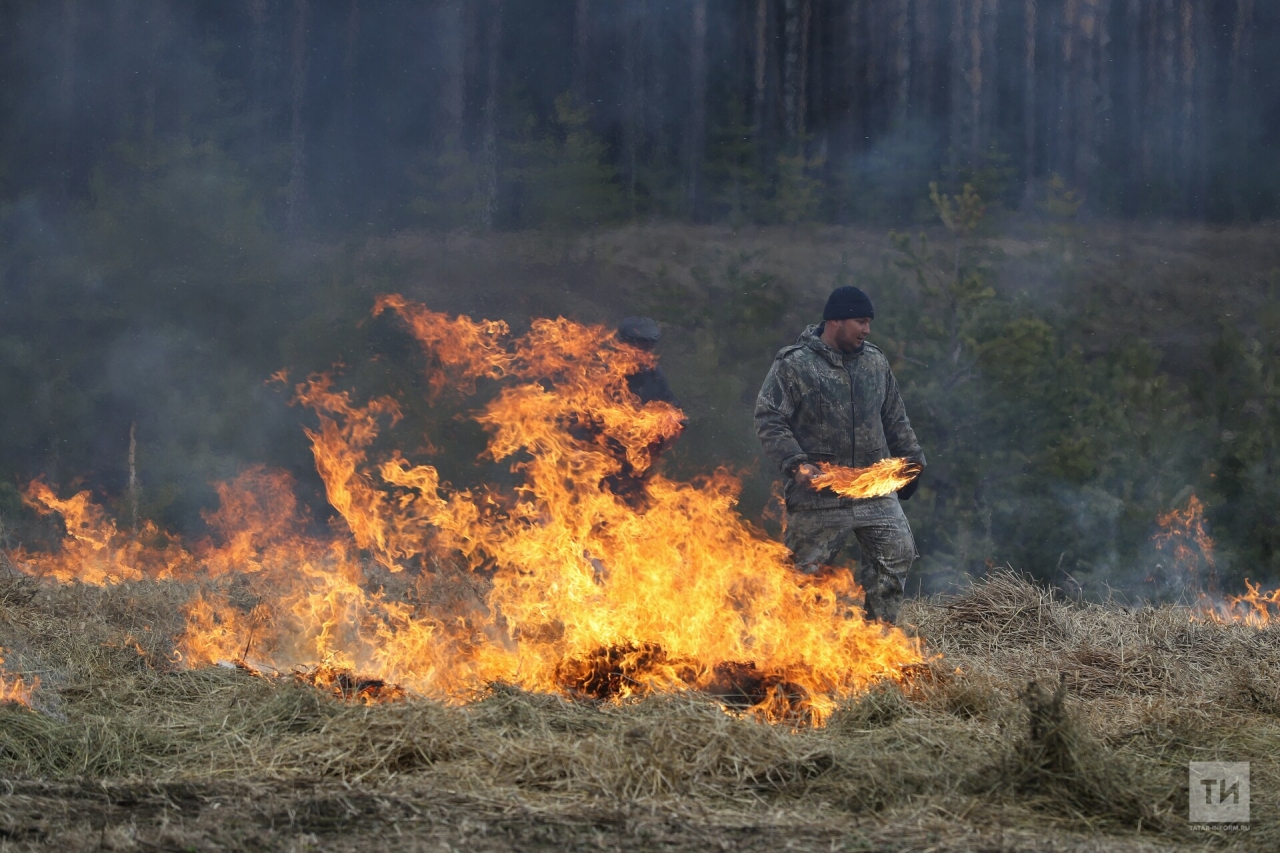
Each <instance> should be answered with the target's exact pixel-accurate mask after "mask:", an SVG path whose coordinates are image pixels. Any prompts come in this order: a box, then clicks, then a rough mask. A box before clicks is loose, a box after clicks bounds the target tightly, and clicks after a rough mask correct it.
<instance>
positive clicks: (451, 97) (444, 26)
mask: <svg viewBox="0 0 1280 853" xmlns="http://www.w3.org/2000/svg"><path fill="white" fill-rule="evenodd" d="M436 11H437V14H438V15H439V33H440V36H439V38H440V42H439V48H438V49H439V57H440V73H441V77H440V135H441V143H442V145H443V147H445V148H461V147H462V145H463V144H464V139H463V137H464V135H465V134H464V133H463V120H464V117H465V115H466V100H467V26H466V17H465V8H464V3H463V2H462V0H444V2H442V3H441V4H440V6H439V7H438V8H437V10H436Z"/></svg>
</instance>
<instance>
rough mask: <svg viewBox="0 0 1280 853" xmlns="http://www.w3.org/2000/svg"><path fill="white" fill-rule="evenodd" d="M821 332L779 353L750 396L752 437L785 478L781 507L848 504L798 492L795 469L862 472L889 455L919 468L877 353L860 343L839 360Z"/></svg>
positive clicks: (814, 329) (813, 330)
mask: <svg viewBox="0 0 1280 853" xmlns="http://www.w3.org/2000/svg"><path fill="white" fill-rule="evenodd" d="M821 334H822V327H821V326H820V325H814V326H809V327H808V328H807V329H805V330H804V332H803V333H802V334H801V335H800V338H799V339H798V340H797V341H796V343H794V344H792V345H791V346H787V347H783V348H782V349H781V350H780V351H779V352H778V355H777V356H776V357H775V358H774V360H773V366H772V367H771V368H770V369H769V374H768V375H767V376H766V377H765V380H764V385H763V386H761V388H760V395H759V396H758V397H757V398H756V409H755V424H756V435H757V436H759V438H760V443H761V444H762V445H763V446H764V451H765V453H766V454H767V455H768V457H769V458H770V459H771V460H772V461H773V463H774V464H775V465H777V466H778V470H779V471H781V472H782V475H783V476H784V477H785V478H786V489H785V495H786V501H787V508H788V509H823V508H827V507H839V506H849V505H851V504H852V500H851V499H849V498H842V497H840V496H839V495H836V494H835V493H834V492H829V491H825V490H814V489H807V488H803V487H801V486H799V485H798V484H797V483H796V481H795V470H796V468H797V467H798V466H800V465H801V464H802V463H805V462H808V463H810V464H814V465H817V464H819V463H821V462H830V463H833V464H835V465H844V466H848V467H852V468H865V467H867V466H868V465H872V464H874V463H876V462H879V461H880V460H881V459H887V458H889V457H891V456H898V457H909V458H911V459H913V460H915V461H916V462H918V463H919V464H920V465H922V466H923V465H924V462H925V459H924V452H923V451H922V450H921V449H920V442H919V441H917V440H916V434H915V432H914V431H913V430H912V429H911V422H910V421H909V420H908V419H907V410H906V407H905V406H904V405H903V403H902V395H901V394H900V393H899V392H898V381H897V380H896V379H894V377H893V371H891V370H890V369H889V360H888V359H887V358H885V356H884V353H883V352H881V351H880V350H879V349H878V348H877V347H875V346H874V345H872V344H870V343H864V344H863V345H862V349H861V350H859V351H858V352H853V353H847V354H844V353H841V352H839V351H837V350H835V349H833V348H831V347H829V346H827V345H826V344H825V343H823V342H822V340H821V339H820V338H819V335H821Z"/></svg>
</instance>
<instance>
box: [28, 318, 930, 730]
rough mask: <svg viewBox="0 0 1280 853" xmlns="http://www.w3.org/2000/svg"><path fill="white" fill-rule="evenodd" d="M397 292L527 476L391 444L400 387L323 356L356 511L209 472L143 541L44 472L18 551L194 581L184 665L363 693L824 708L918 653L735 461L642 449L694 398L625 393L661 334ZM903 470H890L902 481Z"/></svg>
mask: <svg viewBox="0 0 1280 853" xmlns="http://www.w3.org/2000/svg"><path fill="white" fill-rule="evenodd" d="M386 312H390V313H391V314H392V315H394V316H395V317H396V318H398V319H399V320H400V321H401V322H403V323H404V325H405V326H406V327H407V328H408V330H409V332H410V334H411V335H412V336H413V337H414V338H415V339H416V340H417V341H418V342H419V344H420V345H421V346H422V349H423V352H424V354H425V357H426V370H427V376H426V379H427V385H428V388H429V389H430V394H431V395H432V396H433V398H439V397H442V396H443V395H446V394H450V395H455V396H456V397H457V398H458V400H459V402H465V401H466V400H468V399H472V395H477V394H481V393H483V394H485V395H486V397H485V398H484V399H483V400H482V402H481V403H480V404H479V405H478V408H477V409H476V410H474V411H473V413H472V416H473V417H474V419H475V421H476V422H478V423H479V424H480V425H482V426H483V427H484V429H485V430H486V431H487V432H488V435H489V441H488V446H487V448H486V450H485V451H484V454H483V460H484V461H486V462H488V463H490V464H492V463H505V464H506V465H507V467H508V468H509V469H510V471H511V472H512V479H513V481H514V482H515V485H513V486H508V487H500V486H499V485H497V484H494V483H482V484H479V485H475V486H472V487H470V488H463V487H460V486H453V485H451V484H449V483H447V482H444V481H443V480H442V479H441V476H440V474H439V471H438V470H437V469H436V468H435V467H434V466H432V465H430V464H426V462H425V461H418V460H412V459H410V458H409V457H408V456H406V455H405V454H404V453H403V452H401V451H399V450H394V449H386V448H387V447H389V445H390V442H389V441H388V439H390V438H394V436H395V433H394V432H393V431H392V430H393V429H394V427H395V426H396V425H397V423H398V422H400V421H401V420H402V408H401V406H400V405H399V404H398V403H397V402H396V401H395V400H394V399H391V398H388V397H380V398H374V399H371V400H365V401H363V402H362V401H359V400H358V399H357V398H356V396H355V394H354V392H352V391H351V390H346V389H342V388H340V387H339V385H338V382H337V380H336V379H335V378H333V377H330V376H313V377H310V378H308V379H307V380H305V381H303V382H301V383H298V384H297V385H296V386H295V387H294V399H295V402H296V403H298V404H300V405H302V406H305V407H307V408H309V409H311V410H312V411H313V412H314V414H315V416H316V418H317V420H318V425H317V426H316V427H315V428H312V429H309V430H308V431H307V437H308V438H309V440H310V442H311V447H312V452H313V455H314V458H315V462H316V467H317V470H318V471H319V473H320V474H321V477H322V479H323V481H324V484H325V489H326V494H327V497H328V500H329V502H330V504H331V505H332V506H333V508H334V510H335V511H336V512H337V513H338V515H339V516H340V518H341V520H342V523H343V524H344V525H345V528H346V532H341V531H337V530H334V531H332V532H331V533H329V534H326V535H316V534H314V533H311V534H308V533H307V532H306V531H307V530H308V529H309V525H308V520H307V519H306V518H305V517H304V515H303V513H302V512H301V511H300V510H299V508H298V505H297V503H296V501H295V500H294V499H293V490H292V484H291V483H290V482H289V479H288V477H287V476H286V475H284V474H281V473H278V472H273V471H269V470H267V469H263V468H255V469H251V470H249V471H247V472H245V473H244V474H243V475H241V476H240V477H239V478H238V479H237V480H235V481H233V482H231V483H227V484H222V485H220V486H219V487H218V494H219V497H220V501H221V506H220V508H219V509H218V510H217V511H216V512H214V513H211V514H210V515H209V516H207V518H206V520H207V521H208V523H209V527H210V530H211V535H210V538H209V539H208V540H207V541H203V542H199V543H196V544H195V545H193V546H192V547H191V551H190V553H188V552H187V551H184V550H182V549H181V548H179V547H178V546H177V545H176V544H168V545H166V548H165V549H160V550H157V549H155V548H146V547H143V546H138V547H137V548H136V549H135V548H134V547H133V544H132V543H134V542H135V540H134V539H133V538H131V537H129V536H123V535H122V534H121V533H120V531H118V530H116V528H115V526H114V524H112V523H111V522H110V521H109V519H107V518H106V516H105V514H104V513H102V511H101V510H98V509H96V508H95V507H93V506H92V504H90V503H89V501H88V496H87V495H85V494H82V495H77V496H76V497H74V498H72V499H70V500H68V501H60V500H58V499H57V498H56V496H55V495H54V494H53V493H52V491H51V490H49V489H48V487H47V486H43V484H37V485H36V486H33V489H37V486H38V490H37V491H33V492H31V493H29V499H30V500H32V501H33V502H35V504H36V505H37V506H40V507H45V508H46V511H49V512H61V513H64V516H63V517H64V519H66V520H67V525H68V531H69V535H68V539H67V541H66V543H65V545H64V549H63V551H62V552H61V553H59V554H54V555H35V554H24V555H23V561H22V562H21V565H23V566H24V568H25V570H27V571H29V572H31V573H32V574H42V575H48V576H51V577H55V578H57V579H59V580H64V581H66V580H72V579H77V580H82V581H85V582H89V583H106V582H115V581H119V580H128V579H135V578H138V577H156V578H165V577H178V576H182V577H195V578H197V579H199V580H200V591H199V592H198V593H197V594H196V595H195V596H194V597H193V598H192V599H191V601H190V602H189V603H188V605H187V607H186V629H185V631H184V633H183V634H182V636H181V637H179V638H178V641H177V656H178V657H179V658H180V659H181V660H182V661H183V662H184V663H185V664H186V665H188V666H199V665H205V664H210V663H218V662H238V663H240V664H241V665H244V666H248V667H250V668H253V669H256V670H261V671H268V670H274V671H277V672H279V671H286V672H288V671H293V672H295V673H299V674H300V675H301V676H302V677H304V678H306V679H307V680H309V681H311V682H312V683H315V684H316V685H317V686H319V687H323V688H325V689H330V690H333V691H335V692H337V693H340V694H341V695H344V696H349V697H353V698H360V699H364V700H366V701H375V700H378V699H384V698H394V696H396V695H399V694H398V692H397V691H398V690H399V689H401V688H402V689H405V690H409V691H412V692H415V693H418V694H422V695H427V696H433V697H439V698H443V699H446V700H450V701H466V700H467V699H468V698H470V697H472V696H474V695H475V693H476V691H477V690H480V689H483V688H484V686H485V685H486V684H491V683H494V682H507V683H511V684H515V685H517V686H520V687H523V688H525V689H529V690H535V691H554V692H559V693H562V694H565V695H570V696H586V697H592V698H597V699H607V700H614V701H616V700H621V699H626V698H628V697H634V696H641V695H645V694H647V693H651V692H654V691H674V690H698V691H705V692H709V693H712V694H714V695H717V696H720V697H721V699H722V701H723V703H724V704H725V705H726V706H731V707H735V708H739V709H743V710H747V711H749V712H750V713H752V714H754V715H757V716H760V717H761V718H764V719H768V720H773V721H788V722H792V723H796V722H810V723H814V724H820V723H821V722H822V721H823V720H824V719H825V718H826V717H827V716H828V715H829V714H830V712H831V711H832V710H833V709H834V707H835V706H836V704H837V702H838V701H839V700H840V699H841V698H842V697H845V696H849V695H851V694H854V693H856V692H858V691H860V690H863V689H865V688H866V687H868V686H869V685H871V684H872V683H874V682H876V681H878V680H882V679H897V678H901V677H903V672H904V668H905V667H909V666H910V665H912V664H915V663H918V662H920V661H921V660H922V650H921V648H920V645H919V643H918V641H916V640H914V639H911V638H908V637H906V636H905V635H904V634H903V633H901V632H900V631H898V630H897V629H892V628H884V627H882V626H881V625H879V624H876V623H868V622H866V621H865V620H864V619H863V617H862V612H861V610H860V609H859V608H858V607H857V606H856V604H855V602H856V601H857V599H858V596H859V595H860V594H861V591H860V590H859V589H858V588H857V586H856V584H855V583H854V582H853V580H852V577H851V576H850V574H849V573H848V572H847V571H837V572H833V573H831V574H828V575H824V576H823V577H820V578H811V577H807V576H805V575H802V574H800V573H798V572H796V571H794V570H793V567H792V565H791V562H790V558H789V554H788V552H787V550H786V548H785V547H783V546H782V545H781V544H779V543H777V542H774V541H771V540H769V539H768V538H767V537H766V536H765V535H764V534H763V532H761V531H760V530H759V529H757V528H755V527H754V526H752V525H751V524H749V523H748V522H746V521H745V520H743V519H742V518H741V517H740V516H739V515H738V514H737V512H736V511H735V505H736V500H737V494H738V488H739V486H738V483H737V481H736V480H735V479H734V478H733V477H732V476H730V475H729V474H728V473H726V472H723V471H717V472H715V473H712V474H709V475H706V476H704V477H702V478H701V479H699V480H698V481H696V482H693V483H685V482H679V481H675V480H671V479H669V478H667V477H666V476H664V475H663V474H662V473H661V472H660V471H656V470H654V467H653V465H654V462H655V461H656V457H657V455H658V454H659V453H660V452H661V449H662V448H663V447H664V446H665V445H667V444H669V443H670V442H671V441H672V440H674V439H675V438H676V437H678V435H679V433H680V431H681V429H682V428H683V423H684V420H683V415H682V413H681V412H680V411H679V410H678V409H676V408H675V407H673V406H671V405H669V404H667V403H663V402H651V403H642V402H641V401H640V400H639V399H638V398H637V397H636V396H635V395H634V394H632V393H631V391H630V390H629V389H628V386H627V377H628V376H629V375H632V374H634V373H635V372H636V371H638V370H641V369H643V368H646V367H650V366H652V365H653V364H654V361H653V359H654V357H653V355H652V354H650V353H647V352H645V351H642V350H640V349H637V348H635V347H631V346H629V345H627V344H625V343H622V342H621V341H619V340H618V339H617V338H616V336H615V335H614V334H613V333H612V332H611V331H610V330H608V329H606V328H603V327H599V326H584V325H580V324H577V323H573V322H571V321H568V320H565V319H556V320H536V321H534V323H533V325H532V327H531V329H530V330H529V331H528V332H527V333H526V334H524V335H520V336H514V335H512V334H511V332H510V330H509V329H508V327H507V326H506V324H505V323H501V322H491V321H473V320H471V319H469V318H466V317H459V318H450V317H447V316H445V315H443V314H438V313H435V312H431V311H428V310H427V309H426V308H424V307H422V306H420V305H416V304H413V303H410V302H409V301H407V300H405V299H403V298H402V297H399V296H385V297H382V298H380V299H379V300H378V302H377V305H376V307H375V313H376V314H382V313H386ZM481 380H483V381H484V385H483V387H479V383H480V382H481ZM414 441H415V446H417V445H420V444H421V442H422V439H421V436H416V437H415V439H414ZM894 461H898V462H900V461H901V460H894ZM886 467H888V466H886ZM898 470H899V474H898V475H896V476H898V477H899V479H900V482H899V483H898V485H897V486H893V487H892V488H898V487H900V486H901V485H902V484H903V483H905V482H907V481H908V480H909V479H910V477H905V478H903V475H902V471H903V470H904V469H902V468H899V469H898ZM885 482H892V478H891V477H890V478H889V479H886V480H885ZM75 513H78V515H76V514H75ZM73 519H79V521H74V520H73ZM311 527H314V525H311ZM156 561H160V562H159V563H157V562H156ZM165 561H169V562H165ZM158 566H159V567H158ZM189 567H191V568H189ZM355 672H358V673H361V676H360V677H359V678H357V677H355V676H353V675H352V673H355ZM397 685H398V687H397Z"/></svg>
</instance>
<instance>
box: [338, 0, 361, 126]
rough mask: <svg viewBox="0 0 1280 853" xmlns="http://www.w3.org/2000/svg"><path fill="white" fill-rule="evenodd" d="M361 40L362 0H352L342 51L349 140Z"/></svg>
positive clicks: (345, 119)
mask: <svg viewBox="0 0 1280 853" xmlns="http://www.w3.org/2000/svg"><path fill="white" fill-rule="evenodd" d="M359 42H360V0H350V7H349V8H348V10H347V28H346V39H345V42H344V44H343V51H342V114H343V119H344V122H345V124H346V134H347V141H348V142H350V141H351V140H352V139H353V138H354V137H355V129H356V119H355V88H356V45H357V44H359Z"/></svg>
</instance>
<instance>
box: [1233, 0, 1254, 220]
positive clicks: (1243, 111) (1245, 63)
mask: <svg viewBox="0 0 1280 853" xmlns="http://www.w3.org/2000/svg"><path fill="white" fill-rule="evenodd" d="M1253 3H1254V0H1236V14H1235V22H1234V25H1233V26H1232V30H1231V60H1230V62H1231V74H1230V78H1229V79H1230V86H1231V91H1230V94H1229V97H1228V101H1229V104H1230V107H1229V116H1228V122H1229V127H1230V129H1231V131H1230V132H1231V140H1232V147H1233V149H1234V152H1235V153H1234V156H1233V157H1232V158H1231V214H1232V216H1233V217H1236V218H1239V217H1240V216H1241V215H1247V213H1248V211H1247V210H1246V208H1245V204H1244V192H1243V190H1244V186H1243V180H1244V178H1243V175H1244V174H1245V170H1244V164H1245V162H1246V160H1247V158H1248V156H1249V145H1248V118H1247V117H1248V112H1247V110H1248V105H1249V103H1250V97H1249V93H1250V91H1251V89H1250V87H1251V85H1252V74H1251V71H1252V65H1253Z"/></svg>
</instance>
